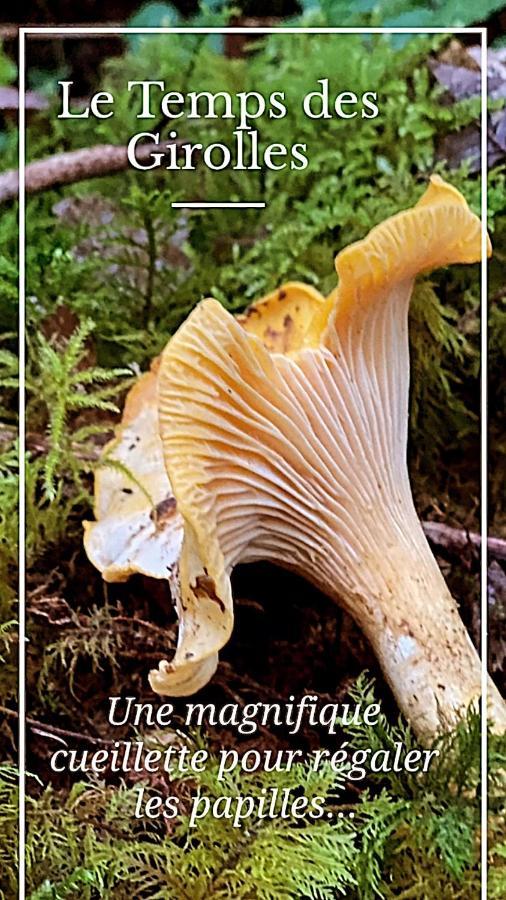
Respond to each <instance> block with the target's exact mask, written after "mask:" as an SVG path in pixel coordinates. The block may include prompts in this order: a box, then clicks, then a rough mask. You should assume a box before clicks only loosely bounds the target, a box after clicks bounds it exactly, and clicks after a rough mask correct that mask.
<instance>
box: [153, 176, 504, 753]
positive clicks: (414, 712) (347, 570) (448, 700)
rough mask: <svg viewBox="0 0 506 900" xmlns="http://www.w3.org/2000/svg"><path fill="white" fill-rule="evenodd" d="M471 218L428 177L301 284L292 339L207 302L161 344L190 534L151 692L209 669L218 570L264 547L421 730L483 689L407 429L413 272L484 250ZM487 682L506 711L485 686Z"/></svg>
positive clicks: (171, 453) (163, 383)
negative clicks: (412, 200) (313, 283)
mask: <svg viewBox="0 0 506 900" xmlns="http://www.w3.org/2000/svg"><path fill="white" fill-rule="evenodd" d="M480 231H481V230H480V222H479V220H478V218H477V217H476V216H475V215H473V214H472V213H471V212H470V210H469V208H468V206H467V204H466V202H465V200H464V198H463V197H462V196H461V195H460V194H459V192H458V191H457V190H455V189H454V188H452V187H450V186H449V185H447V184H445V183H444V182H443V181H442V180H441V179H440V178H438V177H433V178H432V180H431V184H430V186H429V187H428V189H427V191H426V193H425V194H424V196H423V197H422V199H421V200H420V202H419V203H418V204H417V205H416V206H415V207H414V208H413V209H410V210H408V211H406V212H402V213H399V214H398V215H396V216H393V217H392V218H391V219H389V220H388V221H386V222H385V223H383V224H382V225H379V226H378V227H376V228H374V229H373V230H372V231H371V232H370V234H369V235H368V237H367V238H365V240H363V241H359V242H358V243H356V244H353V245H351V246H350V247H348V248H347V249H346V250H344V251H342V252H341V253H340V254H339V255H338V257H337V260H336V268H337V272H338V275H339V284H338V288H337V289H336V291H334V292H333V294H332V295H331V296H330V297H329V298H328V300H327V301H323V300H322V298H320V297H319V296H318V295H316V294H315V296H314V297H313V298H312V299H311V300H309V298H306V299H307V300H308V302H309V303H312V304H313V306H314V314H313V315H310V316H306V328H305V331H304V333H303V334H299V336H298V339H297V342H296V346H295V347H293V346H292V347H291V349H290V352H289V353H278V352H269V350H268V349H267V347H266V346H265V344H264V342H263V340H262V337H265V335H263V334H262V333H261V332H259V333H257V334H251V333H248V332H246V331H245V330H244V328H243V327H242V326H241V324H240V323H239V322H238V321H237V320H236V319H234V317H233V316H231V315H230V314H229V313H228V312H227V311H226V310H225V309H224V308H223V307H222V306H221V305H220V304H219V303H218V302H216V301H215V300H205V301H203V302H202V303H201V304H200V305H199V306H198V307H197V308H196V309H195V310H194V311H193V313H192V314H191V315H190V317H189V318H188V320H187V321H186V322H185V323H184V324H183V325H182V327H181V328H180V329H179V331H178V332H177V334H176V335H175V336H174V337H173V338H172V340H171V341H170V342H169V344H168V345H167V347H166V349H165V351H164V354H163V357H162V361H161V367H160V373H159V410H160V432H161V437H162V442H163V449H164V458H165V464H166V466H167V470H168V473H169V477H170V481H171V483H172V486H173V490H174V493H175V496H176V499H177V504H178V509H179V511H180V513H181V514H182V516H183V519H184V542H183V550H182V554H181V559H180V572H179V579H178V583H177V585H175V587H176V588H177V590H178V594H177V604H178V611H179V616H180V633H179V643H178V648H177V652H176V655H175V658H174V659H173V660H172V662H171V663H168V662H167V661H163V662H162V663H161V664H160V667H159V669H158V670H155V671H153V672H151V675H150V680H151V684H152V687H153V688H154V689H155V690H156V691H158V692H160V693H166V694H179V693H182V694H185V693H191V692H193V691H194V690H196V689H197V688H198V687H200V686H202V685H203V684H204V683H205V682H206V681H207V680H208V679H209V677H210V675H211V674H212V672H213V671H214V668H215V666H216V662H217V654H218V651H219V650H220V648H221V647H222V646H223V645H224V644H225V643H226V641H227V640H228V638H229V636H230V633H231V630H232V626H233V607H232V593H231V586H230V573H231V571H232V569H233V568H234V566H235V565H236V564H237V563H239V562H249V561H253V560H259V559H263V560H271V561H274V562H276V563H278V564H280V565H282V566H285V567H287V568H289V569H292V570H295V571H296V572H298V573H300V574H302V575H303V576H304V577H305V578H307V579H309V580H310V581H312V582H313V583H314V584H315V585H317V586H318V587H319V588H320V589H321V590H322V591H324V592H325V593H326V594H328V595H329V596H331V597H333V598H334V599H335V600H336V601H337V602H338V603H339V604H341V605H342V606H343V607H344V608H345V609H346V610H348V612H349V613H351V615H352V616H353V617H354V619H355V620H356V621H357V623H358V624H359V625H360V626H361V628H362V629H363V631H364V632H365V634H366V635H367V637H368V639H369V641H370V642H371V644H372V646H373V648H374V649H375V652H376V654H377V657H378V659H379V661H380V663H381V666H382V668H383V671H384V673H385V676H386V678H387V680H388V682H389V684H390V685H391V687H392V689H393V692H394V694H395V696H396V698H397V701H398V703H399V706H400V708H401V710H402V711H403V712H404V714H405V715H406V716H407V718H408V719H409V721H410V722H411V723H412V724H413V726H414V728H415V729H416V731H417V732H418V733H419V734H420V735H422V736H427V735H432V734H434V733H435V732H437V731H439V730H441V729H444V728H448V727H451V726H452V725H453V724H454V723H455V721H456V720H457V719H458V716H459V714H460V713H461V712H462V710H464V709H465V708H467V706H468V705H469V704H470V703H471V702H472V701H473V700H475V699H476V698H477V697H478V696H479V694H480V690H481V689H480V662H479V658H478V655H477V653H476V651H475V649H474V647H473V646H472V644H471V641H470V639H469V637H468V635H467V632H466V630H465V628H464V626H463V624H462V622H461V620H460V618H459V615H458V612H457V607H456V604H455V602H454V600H453V599H452V597H451V595H450V593H449V591H448V589H447V587H446V584H445V582H444V579H443V577H442V575H441V572H440V570H439V568H438V566H437V563H436V561H435V559H434V557H433V555H432V553H431V551H430V549H429V546H428V544H427V541H426V539H425V537H424V534H423V531H422V528H421V525H420V522H419V520H418V518H417V515H416V512H415V508H414V505H413V500H412V496H411V489H410V485H409V480H408V472H407V466H406V441H407V426H408V383H409V356H408V327H407V321H408V318H407V317H408V305H409V299H410V295H411V291H412V287H413V281H414V278H415V276H416V274H417V273H418V272H420V271H422V270H429V269H433V268H436V267H438V266H444V265H447V264H449V263H471V262H474V261H476V260H478V259H479V258H480V247H481V233H480ZM274 298H275V295H273V296H272V298H268V299H269V300H270V302H274ZM278 301H279V302H280V304H281V301H282V298H279V297H278ZM274 349H276V348H274ZM489 696H490V700H491V708H492V709H491V711H492V715H493V717H494V718H495V720H496V723H497V724H498V725H499V726H500V727H501V726H504V724H505V722H506V718H505V713H504V705H503V702H502V700H501V698H500V696H499V694H498V692H497V691H496V689H495V688H494V687H493V685H490V694H489Z"/></svg>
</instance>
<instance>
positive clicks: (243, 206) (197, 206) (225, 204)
mask: <svg viewBox="0 0 506 900" xmlns="http://www.w3.org/2000/svg"><path fill="white" fill-rule="evenodd" d="M171 206H173V207H175V208H176V209H233V208H234V207H235V208H236V209H263V207H264V206H265V203H239V202H238V203H234V202H233V201H230V202H229V201H227V202H223V203H220V202H217V203H186V202H185V201H183V202H181V203H171Z"/></svg>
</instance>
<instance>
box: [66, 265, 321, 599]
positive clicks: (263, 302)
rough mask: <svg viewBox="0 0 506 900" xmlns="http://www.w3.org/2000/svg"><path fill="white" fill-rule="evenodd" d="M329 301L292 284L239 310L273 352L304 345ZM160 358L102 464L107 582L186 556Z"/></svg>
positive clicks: (99, 485) (135, 391)
mask: <svg viewBox="0 0 506 900" xmlns="http://www.w3.org/2000/svg"><path fill="white" fill-rule="evenodd" d="M324 303H325V299H324V297H323V296H322V295H321V294H319V293H318V291H316V290H314V288H312V287H310V286H308V285H305V284H301V283H300V282H290V283H288V284H284V285H282V287H280V288H279V289H278V290H277V291H274V292H273V293H272V294H269V295H268V296H266V297H262V298H261V299H260V300H257V301H256V302H255V303H253V304H252V305H251V306H250V307H248V309H247V310H246V311H245V312H244V313H242V314H241V315H239V316H237V321H238V322H240V324H241V326H242V328H244V329H245V331H248V332H249V333H251V334H256V335H258V337H260V338H261V339H262V340H263V342H264V343H265V346H266V347H268V348H269V349H270V350H278V351H283V352H286V353H291V352H293V351H295V350H296V349H298V348H299V347H300V346H302V344H303V342H304V340H305V339H306V334H307V331H308V329H309V325H310V323H311V321H312V320H313V318H314V315H315V311H316V309H318V308H319V307H321V306H323V305H324ZM159 365H160V360H159V358H157V359H155V360H154V361H153V363H152V365H151V371H150V372H145V373H144V374H143V375H141V377H140V378H139V379H138V381H137V382H136V383H135V384H134V386H133V387H132V388H131V390H130V391H129V393H128V395H127V398H126V401H125V406H124V410H123V416H122V419H121V423H120V425H119V427H118V429H117V430H116V434H115V437H114V439H113V440H112V441H110V442H109V443H108V444H107V445H106V446H105V447H104V449H103V451H102V454H101V461H100V464H99V465H98V467H97V468H96V470H95V496H94V513H95V520H96V521H94V522H84V523H83V524H84V546H85V550H86V553H87V555H88V558H89V559H90V561H91V562H92V563H93V565H94V566H96V568H97V569H98V570H99V571H100V572H101V573H102V575H103V578H104V580H105V581H108V582H121V581H127V580H128V578H130V577H131V576H132V575H135V574H137V573H139V574H142V575H147V576H149V577H151V578H159V579H164V578H168V577H170V575H171V573H172V572H173V571H174V569H175V567H176V566H177V563H178V561H179V555H180V551H181V546H182V542H183V520H182V518H181V516H180V515H179V513H178V512H177V505H176V500H175V497H174V494H173V491H172V487H171V484H170V481H169V477H168V475H167V472H166V469H165V464H164V460H163V449H162V442H161V438H160V435H159V429H158V387H157V382H158V369H159Z"/></svg>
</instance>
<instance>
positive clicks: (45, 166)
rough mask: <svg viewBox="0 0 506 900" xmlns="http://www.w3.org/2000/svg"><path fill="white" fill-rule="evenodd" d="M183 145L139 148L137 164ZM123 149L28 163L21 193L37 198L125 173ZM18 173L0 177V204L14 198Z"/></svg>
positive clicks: (73, 152) (101, 146)
mask: <svg viewBox="0 0 506 900" xmlns="http://www.w3.org/2000/svg"><path fill="white" fill-rule="evenodd" d="M185 143H187V142H185V141H179V140H178V141H167V143H165V144H142V145H141V144H139V145H138V146H137V148H136V151H135V155H136V159H138V160H139V161H141V162H142V161H143V160H147V159H148V158H149V156H150V155H151V154H152V153H163V152H164V151H165V150H166V149H167V147H168V146H169V145H170V144H176V146H177V148H178V152H179V150H180V148H181V147H182V146H184V144H185ZM129 165H130V163H129V162H128V156H127V148H126V147H117V146H115V145H114V144H97V146H96V147H86V148H85V149H84V150H71V151H69V152H68V153H57V154H55V156H49V157H47V158H46V159H39V160H37V161H36V162H32V163H29V164H28V165H27V166H26V168H25V190H26V193H27V194H37V193H40V192H41V191H46V190H48V189H49V188H55V187H61V186H62V185H64V184H75V183H76V182H78V181H85V180H86V179H87V178H102V177H103V176H105V175H113V174H114V173H116V172H123V171H125V170H126V169H128V167H129ZM18 190H19V170H18V169H9V171H7V172H4V173H3V174H2V175H0V203H6V202H7V201H9V200H14V198H15V197H17V196H18Z"/></svg>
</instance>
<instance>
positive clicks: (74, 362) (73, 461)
mask: <svg viewBox="0 0 506 900" xmlns="http://www.w3.org/2000/svg"><path fill="white" fill-rule="evenodd" d="M93 328H94V324H93V322H91V321H90V320H88V321H85V322H82V323H81V324H80V325H79V326H78V327H77V328H76V330H75V331H74V332H73V334H72V335H71V336H70V337H69V339H68V341H66V343H65V345H64V347H63V348H61V349H58V348H57V347H55V346H54V344H53V343H51V341H50V340H48V339H47V338H46V337H44V336H43V335H39V339H38V363H37V368H38V378H37V381H36V383H37V392H38V390H40V393H41V398H42V402H43V404H44V406H45V408H46V411H47V420H48V424H47V435H48V442H49V449H48V452H47V454H46V455H45V459H44V464H43V467H42V482H43V491H44V496H45V498H46V499H47V500H50V501H53V500H55V499H56V497H57V494H58V491H59V490H61V487H62V483H63V479H64V478H65V477H70V478H71V480H72V481H73V482H74V484H78V483H79V480H80V477H81V474H82V473H83V472H89V471H90V465H89V462H87V461H86V460H83V459H82V458H80V457H79V456H78V455H77V454H76V453H75V452H74V449H73V448H76V447H79V448H80V449H81V451H82V450H83V448H86V445H87V442H88V441H89V439H90V438H91V437H92V436H93V435H96V434H100V433H102V431H103V429H102V427H101V426H100V425H98V424H96V423H91V424H84V425H80V426H79V427H75V428H73V429H72V428H71V427H70V421H69V420H70V417H71V416H73V415H74V416H75V414H76V413H83V412H85V411H89V410H95V411H102V412H104V411H108V412H115V413H117V412H119V410H118V407H117V405H116V404H115V403H113V401H112V399H111V398H112V397H115V396H117V395H118V393H119V392H120V391H121V390H123V389H124V384H123V383H120V384H118V379H120V378H122V377H123V376H127V375H131V371H129V370H128V369H112V370H111V369H104V368H101V367H99V366H89V365H86V364H85V365H83V363H85V358H86V355H87V347H86V341H87V338H88V337H89V336H90V334H91V333H92V331H93ZM102 385H103V386H102ZM35 390H36V389H35V388H32V393H35Z"/></svg>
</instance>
